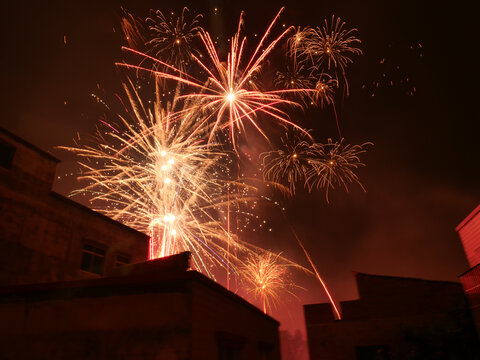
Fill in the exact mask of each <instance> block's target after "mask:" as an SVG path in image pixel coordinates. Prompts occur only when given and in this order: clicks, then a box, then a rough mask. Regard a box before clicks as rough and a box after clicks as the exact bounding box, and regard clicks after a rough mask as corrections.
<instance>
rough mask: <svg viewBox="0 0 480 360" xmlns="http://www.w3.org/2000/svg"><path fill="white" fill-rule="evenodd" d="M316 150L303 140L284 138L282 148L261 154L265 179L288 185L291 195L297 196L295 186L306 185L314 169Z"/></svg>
mask: <svg viewBox="0 0 480 360" xmlns="http://www.w3.org/2000/svg"><path fill="white" fill-rule="evenodd" d="M315 155H316V153H315V148H314V147H312V145H311V144H310V143H309V142H307V141H305V140H303V141H300V142H292V141H291V140H290V139H288V138H282V146H281V148H280V149H278V150H272V151H268V152H265V153H262V154H260V158H261V160H262V173H263V178H264V179H265V180H267V181H272V182H274V183H280V184H288V185H287V186H288V187H289V189H290V193H291V194H295V185H296V184H297V183H298V182H299V181H302V182H303V183H305V181H306V179H307V177H308V176H309V174H310V171H311V169H312V159H314V158H315Z"/></svg>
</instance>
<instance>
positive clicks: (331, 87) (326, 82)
mask: <svg viewBox="0 0 480 360" xmlns="http://www.w3.org/2000/svg"><path fill="white" fill-rule="evenodd" d="M337 86H338V81H337V80H336V79H332V77H331V76H330V75H328V74H320V76H319V77H318V80H317V82H316V84H315V90H316V91H315V92H314V93H313V94H312V101H313V103H314V104H317V105H320V107H321V108H322V109H323V107H324V106H325V105H330V104H331V105H333V106H335V102H334V98H335V89H336V88H337Z"/></svg>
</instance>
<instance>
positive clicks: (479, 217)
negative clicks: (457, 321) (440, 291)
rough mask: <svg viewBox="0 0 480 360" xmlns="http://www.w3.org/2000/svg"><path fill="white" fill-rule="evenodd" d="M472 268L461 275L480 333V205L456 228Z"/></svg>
mask: <svg viewBox="0 0 480 360" xmlns="http://www.w3.org/2000/svg"><path fill="white" fill-rule="evenodd" d="M456 230H457V233H458V236H459V237H460V240H461V241H462V245H463V249H464V250H465V255H466V257H467V261H468V264H469V265H470V269H469V270H467V271H466V272H464V273H463V274H462V275H460V281H461V282H462V285H463V289H464V291H465V294H466V295H467V297H468V300H469V302H470V308H471V311H472V314H473V317H474V318H475V323H476V325H477V331H478V332H479V333H480V205H479V206H477V208H476V209H475V210H473V211H472V212H471V213H470V215H468V216H467V217H466V218H465V220H463V221H462V222H461V223H460V224H459V225H458V226H457V228H456Z"/></svg>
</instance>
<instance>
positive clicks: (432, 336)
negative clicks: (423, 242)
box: [304, 273, 480, 360]
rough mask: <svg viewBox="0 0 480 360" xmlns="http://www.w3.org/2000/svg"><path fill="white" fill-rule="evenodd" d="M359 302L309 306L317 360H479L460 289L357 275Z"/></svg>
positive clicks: (313, 352)
mask: <svg viewBox="0 0 480 360" xmlns="http://www.w3.org/2000/svg"><path fill="white" fill-rule="evenodd" d="M356 280H357V286H358V294H359V299H358V300H352V301H343V302H341V309H342V320H335V318H334V316H333V312H332V309H331V306H330V304H329V303H323V304H312V305H305V306H304V312H305V322H306V328H307V339H308V347H309V352H310V359H311V360H320V359H321V360H326V359H329V360H387V359H388V360H394V359H422V360H424V359H464V360H466V359H471V360H473V359H478V358H479V356H480V352H479V348H480V345H479V342H478V338H477V334H476V331H475V325H474V323H473V319H472V316H471V314H470V311H469V308H468V302H467V299H466V298H465V295H464V294H463V290H462V286H461V284H459V283H455V282H447V281H431V280H421V279H412V278H402V277H391V276H379V275H369V274H361V273H357V274H356Z"/></svg>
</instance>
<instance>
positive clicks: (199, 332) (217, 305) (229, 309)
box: [192, 282, 280, 360]
mask: <svg viewBox="0 0 480 360" xmlns="http://www.w3.org/2000/svg"><path fill="white" fill-rule="evenodd" d="M223 290H225V289H223ZM192 293H193V299H192V305H193V310H192V316H193V333H194V334H196V336H195V337H194V338H193V340H192V360H201V359H223V358H222V356H221V352H222V350H221V349H222V347H223V348H224V350H225V351H228V349H229V348H231V349H232V350H231V351H232V357H231V359H235V360H266V359H268V360H280V345H279V344H280V341H279V333H278V326H279V323H278V322H277V321H275V320H273V319H271V318H268V317H267V316H266V315H264V314H263V313H262V312H261V311H260V310H259V309H257V308H255V307H254V306H252V305H250V304H249V303H247V302H246V301H244V300H243V299H239V298H238V299H237V298H232V297H229V296H222V297H219V296H218V294H217V291H215V289H212V288H211V287H208V286H205V285H204V284H203V283H196V282H195V283H192ZM239 301H240V302H241V303H244V304H243V305H242V304H239ZM233 354H235V355H233ZM236 356H238V357H236ZM262 356H263V357H262Z"/></svg>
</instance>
